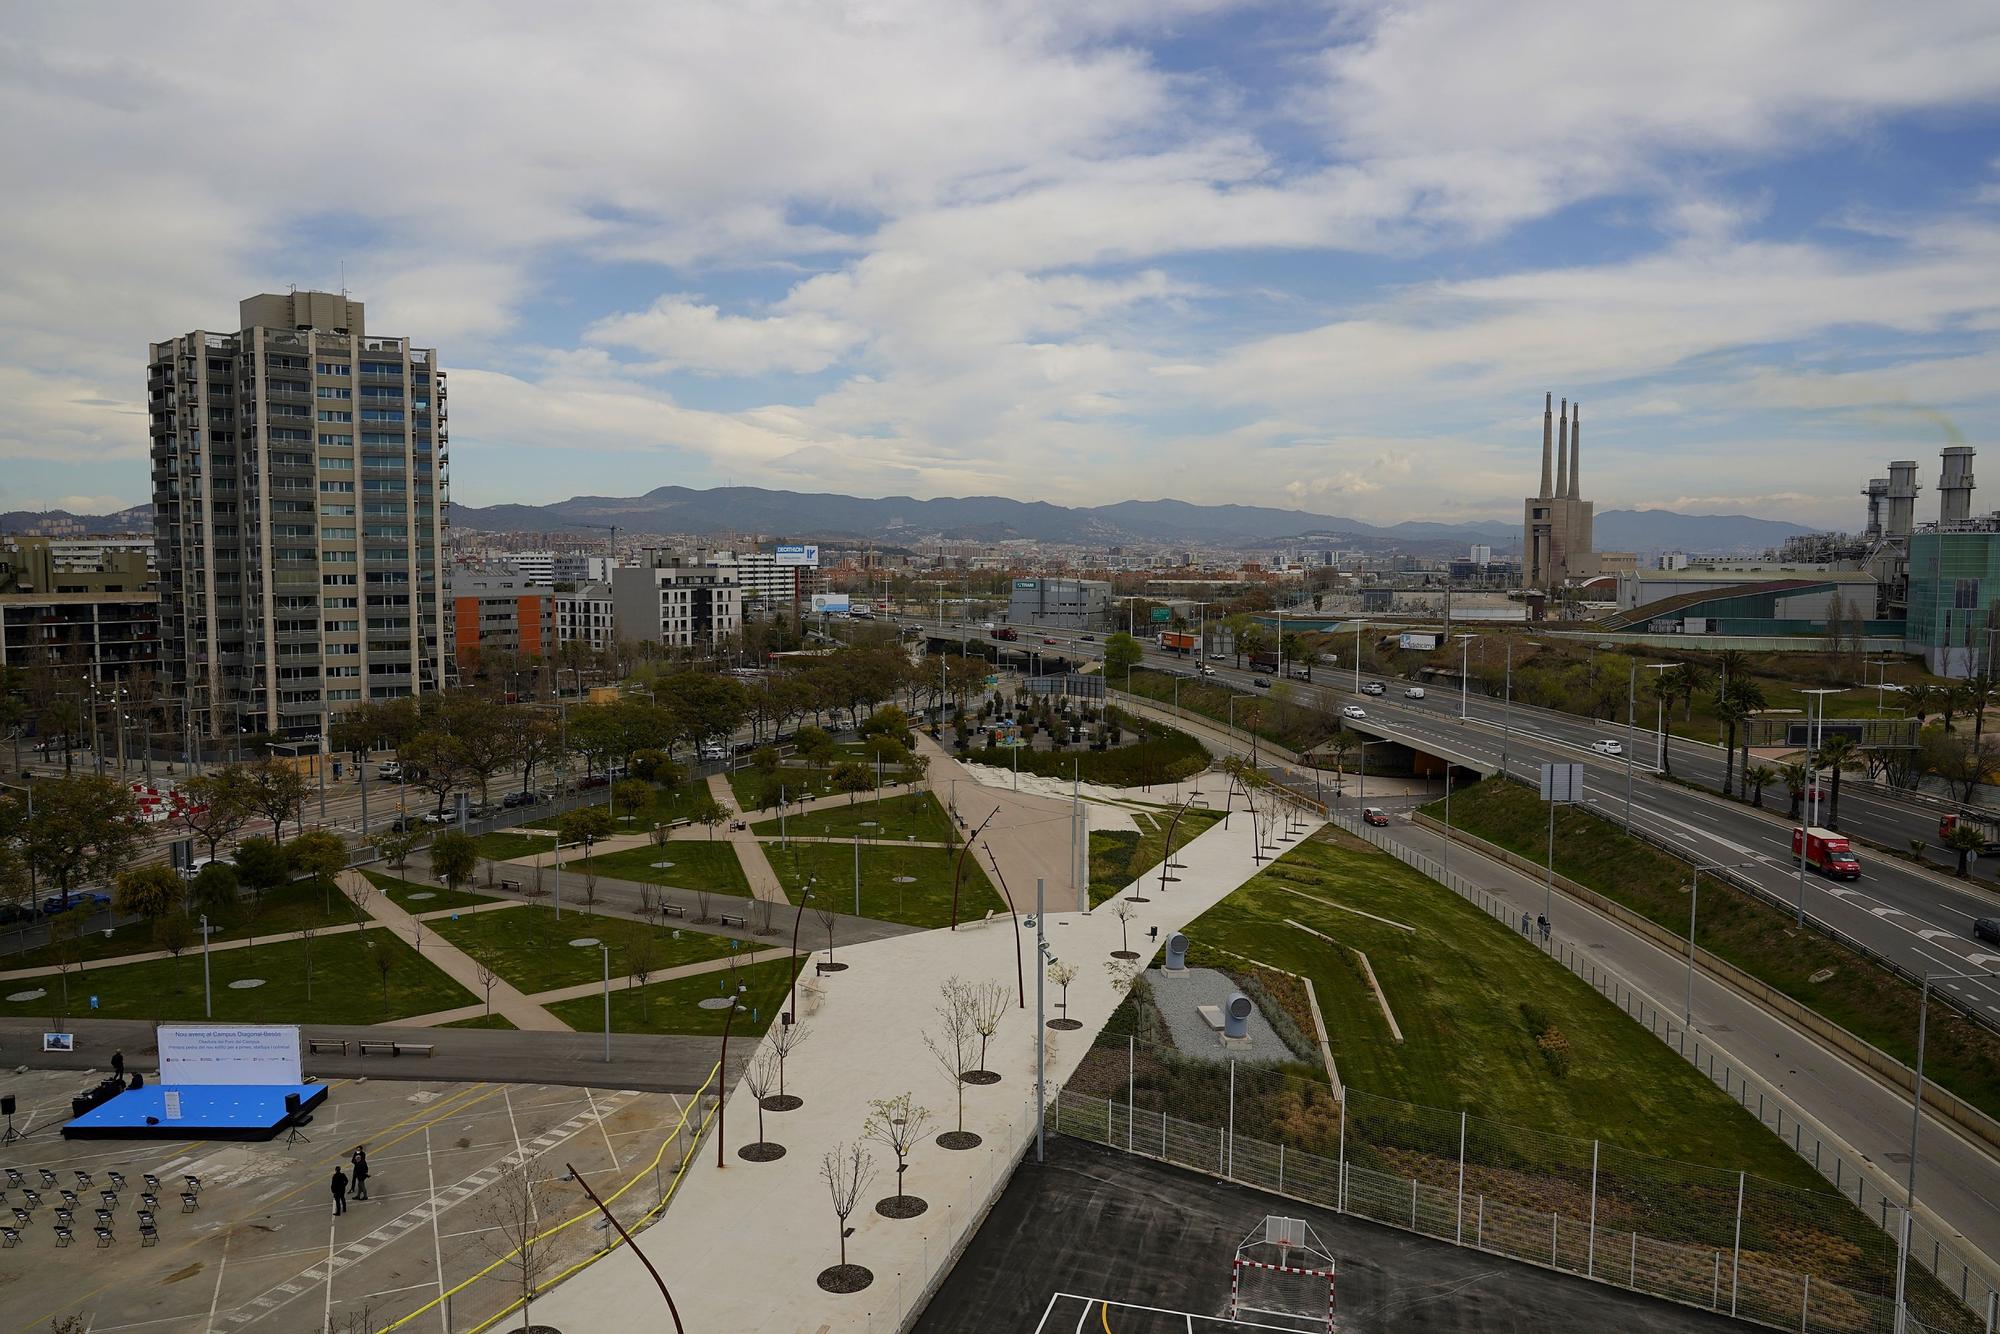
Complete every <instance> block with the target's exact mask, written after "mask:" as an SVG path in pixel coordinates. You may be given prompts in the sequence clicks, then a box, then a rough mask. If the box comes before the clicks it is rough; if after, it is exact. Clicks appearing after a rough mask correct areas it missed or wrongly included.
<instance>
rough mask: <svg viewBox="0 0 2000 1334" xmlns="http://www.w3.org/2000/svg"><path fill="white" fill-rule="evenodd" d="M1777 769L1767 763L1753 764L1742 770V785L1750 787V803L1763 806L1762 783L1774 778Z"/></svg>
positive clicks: (1758, 806) (1760, 808) (1757, 806)
mask: <svg viewBox="0 0 2000 1334" xmlns="http://www.w3.org/2000/svg"><path fill="white" fill-rule="evenodd" d="M1777 776H1778V771H1777V770H1776V769H1773V768H1772V767H1771V766H1770V765H1768V764H1754V765H1751V766H1750V767H1749V768H1747V769H1745V770H1744V771H1743V785H1744V786H1745V787H1747V788H1749V789H1750V804H1751V805H1752V806H1755V807H1756V808H1757V809H1759V810H1762V809H1763V808H1764V785H1765V784H1766V783H1769V782H1771V781H1773V780H1774V779H1776V778H1777Z"/></svg>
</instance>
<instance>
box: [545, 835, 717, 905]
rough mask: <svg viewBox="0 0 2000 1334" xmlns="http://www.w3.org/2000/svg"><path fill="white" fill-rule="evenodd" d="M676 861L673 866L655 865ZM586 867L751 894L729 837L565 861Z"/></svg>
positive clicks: (624, 876)
mask: <svg viewBox="0 0 2000 1334" xmlns="http://www.w3.org/2000/svg"><path fill="white" fill-rule="evenodd" d="M655 862H672V863H673V865H672V866H655V865H654V864H653V863H655ZM585 868H588V869H590V870H593V871H596V872H597V873H598V874H599V875H604V876H609V877H611V878H612V879H614V880H639V881H644V882H645V883H647V884H649V885H667V886H670V887H672V888H675V889H705V890H709V891H711V892H712V893H716V894H734V895H736V896H738V897H739V898H748V897H749V895H750V881H749V878H748V877H746V876H745V875H744V874H743V862H742V861H741V859H739V858H738V857H737V855H736V848H735V845H733V844H732V843H730V842H729V841H728V840H727V839H715V840H710V839H706V838H677V839H674V840H672V841H671V842H668V843H662V844H658V845H651V844H649V845H648V846H646V847H643V848H625V849H622V850H621V851H618V852H607V853H604V854H602V855H601V856H596V857H590V858H587V859H585V860H582V861H576V862H564V863H563V870H564V871H565V872H568V871H571V870H575V871H578V872H581V871H582V870H584V869H585Z"/></svg>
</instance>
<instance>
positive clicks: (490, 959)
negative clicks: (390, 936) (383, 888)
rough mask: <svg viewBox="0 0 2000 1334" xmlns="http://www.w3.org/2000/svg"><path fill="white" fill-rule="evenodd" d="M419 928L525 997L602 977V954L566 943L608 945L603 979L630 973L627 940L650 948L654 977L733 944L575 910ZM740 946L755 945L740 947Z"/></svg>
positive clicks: (514, 912)
mask: <svg viewBox="0 0 2000 1334" xmlns="http://www.w3.org/2000/svg"><path fill="white" fill-rule="evenodd" d="M424 925H425V926H426V927H428V928H429V929H430V930H432V931H435V932H437V933H438V934H439V935H440V936H442V937H444V938H445V939H446V940H448V941H450V942H451V943H452V944H454V945H456V946H458V948H459V949H461V950H463V951H465V952H466V953H467V954H469V955H471V956H472V957H473V958H475V959H477V960H479V961H480V962H481V963H484V964H485V965H486V966H487V967H489V968H491V969H492V970H493V971H494V972H496V973H498V974H500V976H501V977H503V978H505V979H506V980H507V981H508V982H510V983H512V984H513V985H514V986H516V987H518V988H519V989H520V990H522V991H524V992H526V993H528V994H529V995H533V994H534V993H536V992H539V991H553V990H555V989H556V988H557V987H569V986H576V985H578V984H580V983H584V982H592V981H596V980H597V979H599V978H601V977H603V976H604V955H603V952H602V951H601V950H600V949H599V948H598V947H597V946H596V945H572V944H570V942H571V941H573V940H583V939H591V938H594V939H597V940H600V941H602V942H604V943H605V944H607V945H609V946H611V974H612V976H613V977H614V978H618V977H625V976H627V975H629V973H630V971H631V962H630V960H631V953H630V951H631V946H632V944H633V942H635V941H638V940H642V939H643V940H650V941H652V942H653V967H652V969H651V971H652V972H655V973H660V972H665V971H666V970H667V969H669V968H678V967H681V966H682V965H683V964H690V963H700V962H701V961H702V960H704V959H719V958H721V957H722V956H724V955H726V954H728V953H729V952H730V943H731V940H732V939H733V938H732V937H729V936H721V935H711V934H709V933H707V932H704V931H694V930H684V929H676V928H670V927H655V926H649V925H647V924H646V923H644V922H634V921H631V920H629V919H627V918H624V917H606V916H603V915H602V914H597V915H591V914H587V913H585V912H583V911H582V910H580V909H576V908H571V909H568V910H566V911H565V912H564V913H563V915H562V917H561V918H560V919H558V918H557V917H556V914H555V909H553V908H545V907H542V906H541V905H539V904H523V905H521V906H519V907H515V908H498V909H495V910H494V911H492V912H481V913H469V914H467V915H466V916H464V917H459V918H455V919H453V918H440V919H438V920H436V921H432V922H426V923H425V924H424ZM742 948H744V949H752V948H755V946H753V945H750V944H745V945H744V946H743V947H742Z"/></svg>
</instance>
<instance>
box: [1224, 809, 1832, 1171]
mask: <svg viewBox="0 0 2000 1334" xmlns="http://www.w3.org/2000/svg"><path fill="white" fill-rule="evenodd" d="M1336 905H1338V906H1336ZM1348 910H1358V911H1348ZM1363 913H1367V914H1373V915H1374V916H1372V917H1371V916H1363V915H1362V914H1363ZM1377 918H1381V919H1387V920H1386V921H1383V920H1377ZM1288 920H1289V922H1297V923H1303V924H1304V925H1306V926H1309V927H1312V928H1313V929H1314V930H1316V931H1319V932H1322V933H1324V934H1325V935H1327V936H1331V937H1333V939H1334V940H1335V941H1338V942H1339V945H1338V946H1336V945H1335V944H1332V943H1330V942H1328V941H1327V940H1324V939H1321V938H1320V937H1319V936H1315V935H1312V934H1309V933H1308V932H1306V931H1302V930H1299V929H1298V928H1297V927H1296V926H1292V925H1289V924H1288ZM1391 922H1394V923H1400V924H1402V925H1403V926H1408V927H1410V928H1413V929H1412V930H1402V929H1400V928H1399V927H1398V926H1395V925H1390V923H1391ZM1187 934H1188V936H1189V938H1190V939H1191V940H1192V941H1194V942H1195V943H1196V945H1197V947H1205V946H1216V947H1219V948H1221V949H1226V950H1230V951H1234V952H1235V953H1237V954H1241V955H1247V956H1249V957H1250V958H1253V959H1256V960H1259V961H1262V962H1265V963H1268V964H1272V965H1275V966H1276V967H1278V968H1283V969H1287V970H1290V971H1292V972H1297V973H1302V974H1304V975H1306V976H1308V977H1310V978H1311V979H1312V981H1313V987H1314V989H1315V991H1316V993H1317V995H1318V998H1319V1003H1320V1008H1321V1010H1322V1012H1323V1013H1324V1015H1325V1018H1326V1026H1327V1032H1328V1036H1329V1041H1330V1044H1331V1046H1332V1048H1333V1054H1334V1059H1335V1062H1336V1063H1337V1064H1338V1066H1339V1068H1340V1077H1341V1079H1342V1080H1343V1081H1344V1082H1345V1083H1347V1084H1348V1085H1349V1086H1351V1087H1353V1088H1356V1089H1360V1090H1363V1091H1365V1092H1368V1093H1374V1094H1379V1095H1382V1096H1384V1097H1388V1098H1396V1099H1402V1100H1405V1101H1409V1102H1415V1103H1421V1104H1423V1105H1426V1106H1429V1107H1437V1108H1444V1109H1447V1110H1449V1111H1457V1110H1458V1109H1460V1108H1463V1109H1465V1110H1467V1111H1469V1112H1471V1113H1472V1114H1473V1115H1474V1116H1480V1117H1488V1118H1492V1119H1494V1120H1498V1121H1505V1122H1510V1123H1513V1124H1515V1125H1520V1126H1533V1127H1535V1128H1536V1129H1537V1130H1540V1131H1545V1132H1548V1133H1551V1134H1557V1135H1566V1136H1573V1137H1576V1138H1579V1139H1599V1138H1601V1139H1603V1140H1604V1141H1606V1142H1607V1143H1612V1144H1617V1145H1620V1146H1622V1147H1624V1148H1628V1149H1632V1150H1635V1151H1637V1152H1640V1153H1647V1154H1654V1155H1659V1156H1664V1157H1670V1158H1679V1159H1682V1160H1685V1161H1689V1162H1700V1163H1707V1164H1710V1165H1713V1166H1715V1167H1720V1168H1724V1169H1728V1170H1737V1169H1743V1170H1748V1171H1750V1172H1753V1173H1755V1174H1757V1175H1759V1176H1762V1177H1765V1178H1767V1179H1769V1180H1773V1181H1779V1182H1785V1183H1788V1184H1791V1185H1795V1186H1800V1187H1803V1188H1807V1189H1813V1190H1823V1189H1827V1186H1826V1183H1825V1182H1824V1181H1822V1180H1821V1179H1820V1178H1819V1176H1818V1174H1817V1173H1815V1172H1814V1171H1813V1170H1812V1169H1811V1167H1810V1166H1808V1165H1807V1164H1806V1163H1805V1162H1804V1161H1803V1160H1801V1159H1800V1158H1799V1157H1798V1156H1797V1155H1795V1154H1794V1153H1792V1152H1791V1151H1790V1149H1788V1148H1787V1147H1786V1146H1785V1145H1784V1144H1782V1143H1780V1142H1779V1141H1778V1140H1777V1139H1776V1138H1775V1137H1774V1136H1773V1135H1772V1134H1771V1133H1770V1132H1769V1131H1768V1130H1766V1129H1764V1128H1763V1127H1762V1126H1760V1125H1759V1124H1758V1123H1757V1121H1756V1119H1755V1118H1754V1117H1752V1116H1750V1115H1747V1114H1746V1113H1744V1112H1743V1111H1742V1110H1741V1109H1740V1108H1738V1107H1736V1106H1735V1105H1734V1104H1733V1103H1732V1101H1731V1100H1730V1098H1729V1097H1728V1096H1727V1095H1726V1094H1724V1093H1722V1092H1721V1091H1720V1090H1718V1089H1717V1088H1716V1087H1715V1086H1714V1085H1713V1084H1711V1083H1710V1082H1709V1081H1708V1080H1707V1079H1706V1078H1704V1077H1703V1076H1702V1075H1701V1074H1700V1073H1699V1072H1697V1071H1696V1070H1695V1069H1694V1068H1693V1067H1692V1066H1690V1065H1689V1064H1688V1063H1687V1062H1686V1061H1684V1060H1682V1059H1681V1058H1680V1057H1678V1056H1676V1055H1675V1054H1674V1053H1673V1052H1672V1051H1671V1050H1669V1049H1668V1048H1667V1047H1665V1046H1664V1045H1663V1044H1661V1043H1660V1041H1659V1040H1658V1039H1656V1038H1654V1037H1653V1036H1651V1035H1650V1034H1648V1033H1647V1032H1646V1030H1645V1029H1643V1028H1642V1027H1640V1026H1639V1025H1637V1024H1635V1023H1634V1022H1633V1021H1632V1020H1631V1019H1629V1018H1627V1017H1626V1016H1625V1015H1623V1014H1622V1013H1620V1012H1619V1010H1618V1009H1617V1008H1616V1007H1615V1006H1613V1005H1612V1004H1611V1003H1610V1002H1608V1001H1606V1000H1605V999H1604V998H1603V997H1601V996H1599V995H1598V994H1597V993H1596V992H1595V991H1593V990H1592V989H1591V988H1590V986H1589V985H1588V984H1587V983H1585V982H1583V981H1581V980H1579V979H1578V978H1576V977H1575V976H1573V975H1572V974H1571V973H1570V972H1569V971H1568V970H1567V969H1563V968H1558V967H1554V966H1552V965H1551V964H1550V963H1549V961H1548V960H1547V959H1546V958H1544V957H1543V956H1542V955H1541V952H1540V951H1539V950H1537V949H1535V948H1534V947H1533V946H1532V945H1530V944H1529V943H1528V942H1527V941H1525V940H1523V939H1521V938H1520V937H1518V936H1516V935H1514V934H1513V933H1511V932H1509V931H1507V930H1506V929H1505V928H1504V927H1502V926H1501V925H1499V924H1498V923H1497V922H1495V921H1493V920H1492V919H1491V918H1489V917H1487V916H1486V915H1485V914H1484V913H1482V912H1480V911H1479V910H1478V909H1477V908H1476V907H1474V906H1473V905H1471V904H1469V903H1467V902H1466V901H1465V900H1463V899H1461V898H1459V897H1458V896H1457V895H1456V894H1453V893H1451V892H1450V891H1448V890H1445V889H1444V888H1442V887H1440V886H1438V885H1436V884H1434V883H1433V882H1432V881H1430V880H1428V879H1426V878H1425V877H1423V876H1421V875H1419V874H1418V873H1417V872H1415V871H1413V870H1411V869H1409V868H1408V867H1406V866H1404V865H1403V864H1402V863H1400V862H1398V861H1396V860H1395V859H1394V858H1392V857H1389V856H1387V855H1386V854H1384V853H1381V852H1377V851H1374V850H1372V849H1370V850H1367V851H1362V850H1359V849H1355V848H1352V847H1348V846H1335V845H1334V844H1332V843H1330V842H1327V841H1324V840H1323V839H1314V840H1312V841H1310V842H1307V843H1303V844H1300V845H1299V846H1297V847H1295V848H1293V849H1291V850H1290V851H1288V852H1286V853H1285V855H1284V856H1283V857H1281V858H1279V859H1278V861H1276V862H1274V863H1273V864H1272V865H1270V866H1268V867H1266V868H1265V869H1264V870H1263V871H1262V872H1260V873H1259V874H1258V875H1257V876H1256V877H1255V878H1254V879H1252V880H1251V881H1250V882H1249V883H1248V884H1246V885H1245V886H1244V887H1243V888H1241V889H1239V890H1237V891H1236V892H1235V893H1233V894H1231V895H1230V896H1229V897H1228V898H1226V899H1224V900H1223V901H1222V902H1221V903H1219V904H1217V905H1216V906H1215V907H1214V908H1211V909H1210V910H1209V911H1208V912H1207V913H1204V914H1203V915H1202V916H1201V917H1199V918H1197V919H1196V920H1195V921H1194V922H1193V923H1192V924H1191V925H1189V926H1188V927H1187ZM1356 949H1358V950H1361V951H1362V952H1364V953H1365V954H1366V955H1367V956H1368V961H1369V963H1370V964H1371V965H1372V966H1373V968H1374V972H1375V976H1376V978H1377V979H1378V980H1379V981H1380V983H1381V986H1382V989H1383V991H1384V993H1385V994H1386V996H1387V998H1388V1002H1389V1005H1390V1008H1391V1009H1392V1010H1393V1011H1394V1013H1395V1016H1396V1020H1397V1022H1398V1024H1400V1025H1401V1028H1402V1032H1403V1041H1401V1042H1400V1043H1399V1042H1397V1041H1395V1040H1394V1038H1393V1036H1392V1035H1391V1033H1390V1030H1389V1027H1388V1024H1387V1022H1386V1021H1385V1020H1384V1019H1383V1017H1382V1012H1381V1010H1380V1008H1379V1007H1378V1006H1377V1004H1376V1002H1375V999H1374V996H1373V993H1372V992H1371V991H1370V990H1369V988H1368V986H1367V984H1366V982H1365V981H1364V979H1363V974H1362V971H1361V968H1360V966H1359V964H1358V963H1357V962H1356V961H1355V959H1354V956H1353V953H1352V951H1353V950H1356ZM1217 962H1219V963H1222V964H1223V965H1225V966H1227V965H1228V964H1229V963H1230V962H1231V961H1229V960H1226V959H1225V960H1218V961H1217ZM1528 1009H1532V1010H1535V1011H1539V1012H1540V1015H1541V1016H1543V1017H1545V1021H1546V1022H1547V1023H1548V1024H1551V1025H1553V1027H1554V1028H1555V1029H1557V1030H1559V1031H1560V1035H1561V1038H1562V1039H1563V1040H1565V1041H1566V1043H1567V1047H1568V1053H1569V1061H1568V1069H1567V1073H1566V1074H1558V1073H1557V1070H1556V1066H1555V1065H1554V1064H1552V1063H1551V1062H1550V1061H1549V1060H1547V1059H1545V1058H1544V1055H1543V1051H1542V1048H1541V1047H1540V1046H1539V1045H1538V1043H1537V1037H1538V1031H1537V1030H1535V1029H1534V1027H1533V1024H1532V1022H1531V1021H1530V1019H1529V1018H1528V1017H1527V1015H1526V1014H1525V1013H1524V1010H1528Z"/></svg>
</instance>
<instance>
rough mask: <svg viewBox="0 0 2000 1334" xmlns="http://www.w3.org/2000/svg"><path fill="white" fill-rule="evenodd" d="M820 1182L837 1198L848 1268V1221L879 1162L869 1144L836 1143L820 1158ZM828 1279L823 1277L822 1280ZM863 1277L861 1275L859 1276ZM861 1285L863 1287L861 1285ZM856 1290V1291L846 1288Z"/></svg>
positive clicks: (844, 1264) (835, 1208)
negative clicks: (876, 1162) (871, 1151)
mask: <svg viewBox="0 0 2000 1334" xmlns="http://www.w3.org/2000/svg"><path fill="white" fill-rule="evenodd" d="M819 1175H820V1179H821V1180H822V1181H824V1182H826V1188H827V1191H828V1192H829V1193H830V1194H831V1195H832V1196H833V1212H834V1216H835V1217H836V1218H838V1219H839V1220H840V1268H841V1269H842V1270H845V1269H846V1268H847V1218H848V1215H850V1214H852V1213H853V1212H854V1206H855V1205H856V1204H857V1203H859V1202H860V1200H861V1192H862V1191H864V1190H866V1189H867V1188H868V1183H869V1182H871V1181H873V1180H874V1179H875V1159H874V1157H873V1156H872V1155H871V1154H870V1153H869V1152H868V1147H867V1146H866V1145H865V1144H862V1143H860V1142H859V1141H856V1142H854V1143H851V1144H836V1145H834V1146H833V1147H832V1148H831V1149H828V1150H827V1151H826V1156H825V1157H823V1158H821V1159H820V1164H819ZM824 1277H825V1276H824V1275H822V1278H824ZM854 1277H855V1278H857V1279H859V1278H861V1275H858V1274H857V1275H855V1276H854ZM857 1286H859V1285H857ZM844 1290H846V1291H853V1289H844Z"/></svg>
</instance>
